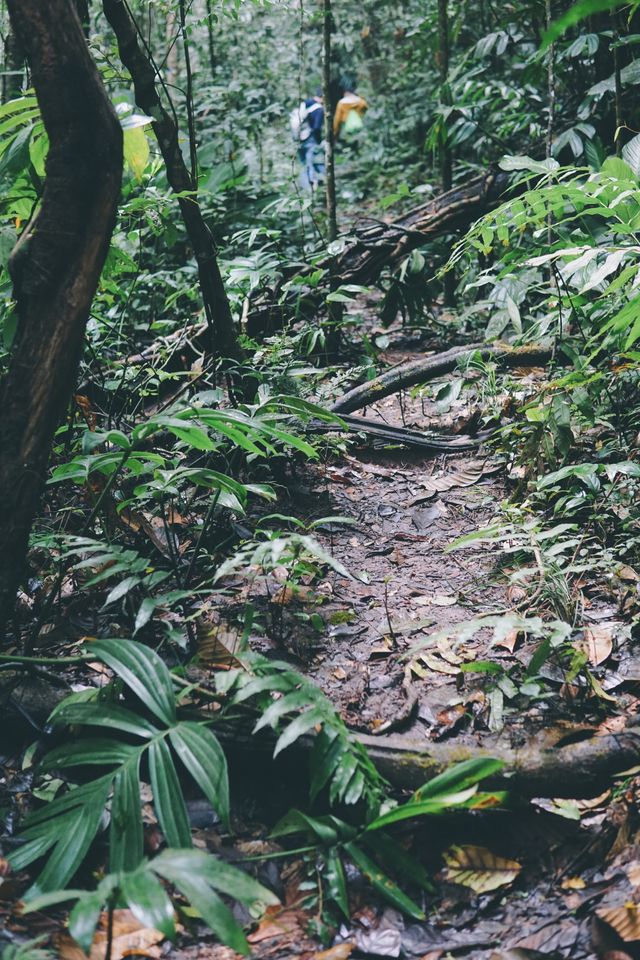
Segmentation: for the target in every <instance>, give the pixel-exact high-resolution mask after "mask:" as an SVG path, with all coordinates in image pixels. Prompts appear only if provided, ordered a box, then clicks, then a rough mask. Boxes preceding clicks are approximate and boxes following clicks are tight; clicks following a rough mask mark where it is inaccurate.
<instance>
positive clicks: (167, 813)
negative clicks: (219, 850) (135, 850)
mask: <svg viewBox="0 0 640 960" xmlns="http://www.w3.org/2000/svg"><path fill="white" fill-rule="evenodd" d="M148 757H149V774H150V778H151V789H152V790H153V803H154V807H155V811H156V814H157V816H158V821H159V823H160V828H161V830H162V832H163V833H164V835H165V837H166V840H167V844H168V845H169V846H170V847H190V846H191V829H190V827H189V818H188V816H187V809H186V807H185V803H184V797H183V795H182V790H181V788H180V782H179V780H178V775H177V773H176V768H175V766H174V763H173V757H172V756H171V751H170V750H169V747H168V746H167V742H166V740H165V739H164V738H163V739H161V740H154V741H153V743H151V745H150V746H149V751H148Z"/></svg>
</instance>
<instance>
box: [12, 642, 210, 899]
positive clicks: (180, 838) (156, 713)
mask: <svg viewBox="0 0 640 960" xmlns="http://www.w3.org/2000/svg"><path fill="white" fill-rule="evenodd" d="M91 651H92V653H94V654H95V655H96V657H99V658H100V659H101V660H103V661H104V663H106V664H107V665H108V666H109V667H110V668H111V669H112V670H113V671H114V673H115V674H116V675H117V676H118V677H119V678H120V680H121V681H122V683H123V684H124V685H125V687H126V688H127V689H128V690H129V691H130V692H131V693H132V694H133V696H134V697H135V699H136V702H137V710H133V709H131V708H130V707H129V706H125V705H124V704H123V703H122V701H121V699H120V698H117V699H115V700H114V701H113V702H105V701H103V700H98V699H97V698H96V696H92V697H91V698H90V699H87V697H85V696H80V697H77V696H75V695H71V696H70V697H68V698H67V699H66V700H64V701H63V702H62V703H61V704H60V705H59V706H58V707H57V708H56V710H55V711H54V713H53V714H52V717H51V721H52V722H53V723H55V724H73V725H74V726H79V727H83V728H84V727H87V728H89V729H93V728H98V729H102V730H105V731H109V732H110V733H111V734H113V733H119V734H126V735H128V737H129V738H133V740H134V742H133V743H131V742H129V741H128V740H127V741H125V740H123V741H120V740H115V739H109V738H107V739H105V738H104V737H102V738H98V737H95V736H91V737H88V738H81V739H79V740H77V741H76V742H73V743H65V744H63V745H62V746H61V747H59V748H56V749H54V750H52V751H51V752H50V753H49V754H47V756H46V757H45V758H44V760H43V762H42V767H43V769H44V770H58V769H60V770H66V769H71V768H76V767H79V768H84V767H86V766H90V767H95V766H97V767H110V768H111V769H110V771H109V772H108V773H105V774H102V775H101V776H99V777H98V778H97V779H95V780H89V781H86V782H80V783H79V784H78V785H75V786H74V787H73V789H68V790H67V791H66V792H64V793H63V794H62V795H60V796H58V797H56V799H54V800H52V801H51V802H50V803H48V804H47V805H46V806H44V807H42V808H40V809H39V810H35V811H33V812H32V813H31V814H29V816H28V817H27V819H26V821H25V829H24V831H23V834H22V839H23V840H24V843H23V845H22V846H21V847H19V848H18V849H17V850H16V851H15V852H14V853H13V854H12V855H11V863H12V865H13V867H14V869H16V870H21V869H23V868H24V867H25V866H27V865H28V864H30V863H33V862H34V861H35V860H39V859H40V858H41V857H42V856H43V855H44V854H46V853H49V852H50V854H49V859H48V861H47V864H46V866H45V867H44V869H43V871H42V872H41V874H40V876H39V878H38V880H37V882H36V884H35V885H34V887H33V888H32V893H33V894H35V893H39V892H45V893H46V892H50V891H53V890H58V889H60V888H62V887H64V886H65V885H66V884H67V883H68V882H69V880H71V878H72V877H73V876H74V874H75V873H76V871H77V870H78V868H79V866H80V865H81V863H82V862H83V860H84V858H85V856H86V854H87V851H88V850H89V847H90V845H91V843H92V842H93V839H94V837H95V835H96V833H97V832H98V831H99V830H101V829H104V826H105V824H104V813H105V808H106V806H107V804H108V803H110V817H109V819H110V830H109V845H110V864H111V868H112V871H113V872H117V871H119V870H129V871H130V870H135V869H136V868H137V867H138V866H139V865H140V863H141V862H142V856H143V850H142V819H141V810H140V776H141V764H142V760H143V758H146V761H147V763H148V766H149V780H150V784H151V788H152V791H153V798H154V808H155V811H156V815H157V817H158V822H159V824H160V827H161V829H162V831H163V833H164V834H165V836H166V838H167V842H168V843H169V845H170V846H172V847H188V846H189V845H190V843H191V833H190V830H189V822H188V817H187V812H186V807H185V802H184V798H183V794H182V788H181V786H180V781H179V777H178V766H177V761H179V764H180V766H181V767H182V768H184V769H185V770H186V772H187V773H188V774H189V775H190V776H191V777H192V778H193V780H195V782H196V784H197V786H198V787H199V789H200V790H201V791H202V793H203V794H204V796H205V797H206V798H207V799H208V800H209V802H210V803H211V805H212V806H213V808H214V809H215V810H216V812H217V813H218V815H219V816H220V817H221V818H222V820H223V821H224V822H228V819H229V782H228V775H227V764H226V760H225V757H224V754H223V752H222V749H221V747H220V744H219V743H218V740H217V739H216V737H215V736H214V734H213V733H212V732H211V730H209V728H208V726H207V724H205V723H201V722H195V721H191V720H179V719H178V717H177V713H176V697H175V694H174V688H173V682H172V679H171V674H170V673H169V671H168V669H167V667H166V666H165V664H164V661H163V660H162V659H161V658H160V657H159V656H158V654H157V653H155V652H154V651H153V650H149V649H148V648H147V647H144V646H142V645H141V644H138V643H135V642H133V641H127V640H96V641H94V643H93V644H92V647H91Z"/></svg>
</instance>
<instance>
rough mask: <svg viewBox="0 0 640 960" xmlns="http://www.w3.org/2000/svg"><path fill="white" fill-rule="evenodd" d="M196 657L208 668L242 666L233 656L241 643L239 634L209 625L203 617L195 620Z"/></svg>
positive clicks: (212, 624) (208, 621)
mask: <svg viewBox="0 0 640 960" xmlns="http://www.w3.org/2000/svg"><path fill="white" fill-rule="evenodd" d="M195 625H196V639H197V643H198V656H199V657H200V659H201V660H203V661H204V662H205V663H207V665H208V666H212V667H219V668H221V669H228V668H231V667H241V666H242V664H241V663H240V661H239V660H238V659H237V657H235V656H234V654H235V653H236V652H237V651H238V649H239V647H240V643H241V639H242V637H241V634H240V633H239V632H238V631H233V632H232V631H231V630H228V629H225V628H224V626H223V625H222V624H215V623H211V621H210V620H208V619H207V618H206V617H205V616H199V617H197V618H196V620H195Z"/></svg>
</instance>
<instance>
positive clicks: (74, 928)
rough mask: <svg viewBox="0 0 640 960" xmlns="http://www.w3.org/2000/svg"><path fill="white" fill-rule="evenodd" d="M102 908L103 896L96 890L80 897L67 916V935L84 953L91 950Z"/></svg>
mask: <svg viewBox="0 0 640 960" xmlns="http://www.w3.org/2000/svg"><path fill="white" fill-rule="evenodd" d="M103 906H104V896H103V894H102V892H101V891H98V890H96V892H95V893H89V894H87V893H85V894H84V896H82V897H80V899H79V900H78V902H77V903H76V905H75V907H74V908H73V910H72V911H71V913H70V914H69V933H70V934H71V936H72V937H73V939H74V940H75V941H76V943H77V944H78V946H79V947H80V948H81V949H82V950H84V952H85V953H89V950H90V949H91V942H92V940H93V935H94V933H95V932H96V927H97V926H98V920H99V919H100V912H101V910H102V908H103Z"/></svg>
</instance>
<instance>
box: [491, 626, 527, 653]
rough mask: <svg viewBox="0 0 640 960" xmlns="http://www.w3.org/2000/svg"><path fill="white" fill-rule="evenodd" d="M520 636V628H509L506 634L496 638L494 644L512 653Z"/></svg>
mask: <svg viewBox="0 0 640 960" xmlns="http://www.w3.org/2000/svg"><path fill="white" fill-rule="evenodd" d="M521 636H522V631H521V630H510V631H509V633H508V634H507V635H506V636H504V637H501V638H500V639H499V640H496V642H495V644H494V646H496V647H503V648H504V649H505V650H508V651H509V653H513V651H514V650H515V648H516V645H517V643H518V640H519V639H520V637H521Z"/></svg>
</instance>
